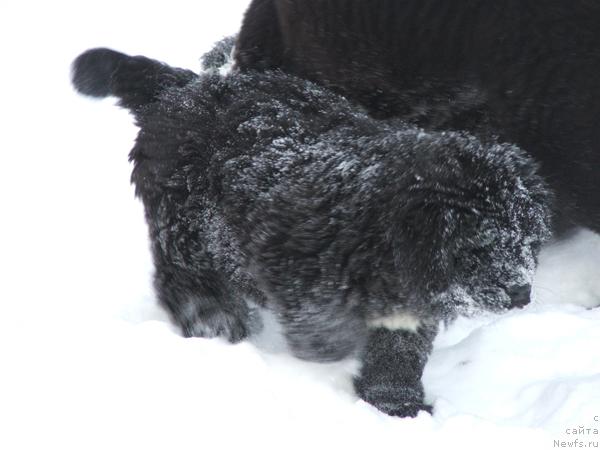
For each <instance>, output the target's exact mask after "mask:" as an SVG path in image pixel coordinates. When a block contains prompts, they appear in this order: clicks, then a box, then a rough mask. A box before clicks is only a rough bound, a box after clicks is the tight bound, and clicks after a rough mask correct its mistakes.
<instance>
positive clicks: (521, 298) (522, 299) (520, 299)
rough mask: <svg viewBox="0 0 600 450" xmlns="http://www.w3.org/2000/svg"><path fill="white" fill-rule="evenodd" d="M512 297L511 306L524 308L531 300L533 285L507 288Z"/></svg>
mask: <svg viewBox="0 0 600 450" xmlns="http://www.w3.org/2000/svg"><path fill="white" fill-rule="evenodd" d="M506 293H507V294H508V295H509V297H510V307H511V308H522V307H523V306H525V305H527V304H528V303H529V302H530V301H531V285H530V284H526V285H523V286H513V287H511V288H508V289H507V290H506Z"/></svg>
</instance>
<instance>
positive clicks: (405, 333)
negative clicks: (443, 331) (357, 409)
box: [354, 318, 437, 417]
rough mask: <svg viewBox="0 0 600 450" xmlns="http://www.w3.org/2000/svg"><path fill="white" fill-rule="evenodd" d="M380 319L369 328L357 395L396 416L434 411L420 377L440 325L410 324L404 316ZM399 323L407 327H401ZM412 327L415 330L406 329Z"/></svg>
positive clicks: (412, 415) (357, 385) (358, 379)
mask: <svg viewBox="0 0 600 450" xmlns="http://www.w3.org/2000/svg"><path fill="white" fill-rule="evenodd" d="M378 322H379V323H378V324H377V325H378V326H375V327H372V328H371V329H370V331H369V337H368V340H367V345H366V347H365V348H364V351H363V356H362V364H363V365H362V369H361V373H360V375H359V376H358V377H357V378H356V379H355V380H354V387H355V389H356V392H357V394H358V396H359V397H360V398H362V399H363V400H365V401H366V402H368V403H371V404H372V405H374V406H376V407H377V408H378V409H380V410H381V411H383V412H385V413H387V414H390V415H393V416H401V417H407V416H410V417H414V416H416V415H417V414H418V412H419V411H421V410H425V411H431V407H430V406H428V405H426V404H425V403H424V392H423V384H422V383H421V376H422V375H423V368H424V367H425V363H426V362H427V358H428V357H429V354H430V352H431V349H432V343H433V339H434V338H435V336H436V334H437V324H424V323H420V324H417V322H416V321H415V322H413V323H410V324H409V323H407V322H409V321H407V320H406V319H405V318H404V319H403V320H400V319H390V323H385V321H383V320H382V321H378ZM394 322H396V323H394ZM400 322H403V323H404V325H408V326H404V327H402V328H399V325H400ZM413 326H414V327H415V328H416V329H407V328H412V327H413Z"/></svg>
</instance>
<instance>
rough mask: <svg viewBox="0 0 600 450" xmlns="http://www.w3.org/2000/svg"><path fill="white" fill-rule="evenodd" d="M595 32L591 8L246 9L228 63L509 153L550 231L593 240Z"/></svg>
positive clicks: (463, 2) (597, 154) (533, 1)
mask: <svg viewBox="0 0 600 450" xmlns="http://www.w3.org/2000/svg"><path fill="white" fill-rule="evenodd" d="M599 24H600V1H597V0H570V1H566V0H494V1H482V0H253V1H252V3H251V6H250V8H249V9H248V12H247V13H246V17H245V20H244V23H243V26H242V29H241V32H240V34H239V39H238V41H237V52H236V55H235V58H236V62H237V65H238V67H239V68H241V69H242V70H246V69H274V68H281V69H282V70H284V71H286V72H288V73H293V74H296V75H299V76H302V77H304V78H308V79H311V80H313V81H316V82H319V83H321V84H323V85H326V86H328V87H331V88H333V89H334V90H336V91H338V92H341V93H343V94H344V95H345V96H347V97H348V98H350V99H352V100H355V101H357V102H359V103H361V104H362V105H363V106H365V107H366V108H367V109H368V110H369V112H370V113H371V114H373V115H376V116H378V117H382V116H383V117H390V116H394V117H400V118H403V119H405V120H408V121H411V122H413V123H417V124H418V125H420V126H423V127H426V128H428V129H454V130H467V131H470V132H471V133H475V134H477V135H486V136H497V137H498V139H499V141H501V142H512V143H515V144H517V145H519V146H520V147H521V148H523V149H524V150H525V151H527V153H528V154H530V155H531V156H533V158H534V159H535V160H536V161H537V162H538V163H539V164H540V173H541V175H542V176H543V177H544V178H545V180H546V181H547V182H548V184H549V186H550V188H551V189H552V190H553V191H554V193H555V194H556V200H557V201H556V203H555V211H556V214H555V217H556V222H555V229H556V230H557V231H566V230H568V229H570V228H572V227H573V226H575V225H579V226H584V227H589V228H591V229H592V230H595V231H596V232H600V75H599V74H600V51H599V49H600V25H599Z"/></svg>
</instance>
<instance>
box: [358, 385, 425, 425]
mask: <svg viewBox="0 0 600 450" xmlns="http://www.w3.org/2000/svg"><path fill="white" fill-rule="evenodd" d="M354 386H355V389H356V392H357V394H358V395H359V397H360V398H362V399H363V400H364V401H366V402H367V403H370V404H371V405H373V406H375V407H376V408H377V409H379V410H380V411H382V412H384V413H386V414H388V415H390V416H396V417H416V416H417V415H418V414H419V412H420V411H425V412H427V413H429V414H431V413H432V412H433V407H432V406H430V405H427V404H425V402H424V393H423V387H422V385H421V384H420V383H418V384H412V385H410V384H409V385H401V386H390V385H368V384H365V383H364V380H363V379H360V378H359V379H356V380H355V382H354Z"/></svg>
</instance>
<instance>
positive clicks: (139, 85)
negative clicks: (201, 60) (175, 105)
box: [71, 48, 198, 111]
mask: <svg viewBox="0 0 600 450" xmlns="http://www.w3.org/2000/svg"><path fill="white" fill-rule="evenodd" d="M71 75H72V81H73V86H75V89H76V90H77V91H78V92H80V93H81V94H84V95H89V96H91V97H98V98H103V97H108V96H111V95H112V96H115V97H117V98H118V99H119V100H120V102H119V103H120V105H121V106H123V107H125V108H128V109H130V110H132V111H136V110H137V109H138V108H139V107H141V106H143V105H146V104H148V103H151V102H154V101H156V100H157V99H158V97H159V95H160V94H161V93H162V92H163V91H164V90H165V89H167V88H169V87H173V86H176V87H182V86H185V85H186V84H188V83H189V82H190V81H192V80H193V79H195V78H197V77H198V75H196V74H195V73H194V72H192V71H190V70H185V69H179V68H175V67H170V66H168V65H166V64H163V63H161V62H159V61H155V60H153V59H149V58H146V57H144V56H128V55H125V54H124V53H119V52H116V51H114V50H110V49H107V48H95V49H91V50H88V51H86V52H84V53H82V54H81V55H79V56H78V57H77V58H76V59H75V61H74V62H73V65H72V69H71Z"/></svg>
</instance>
